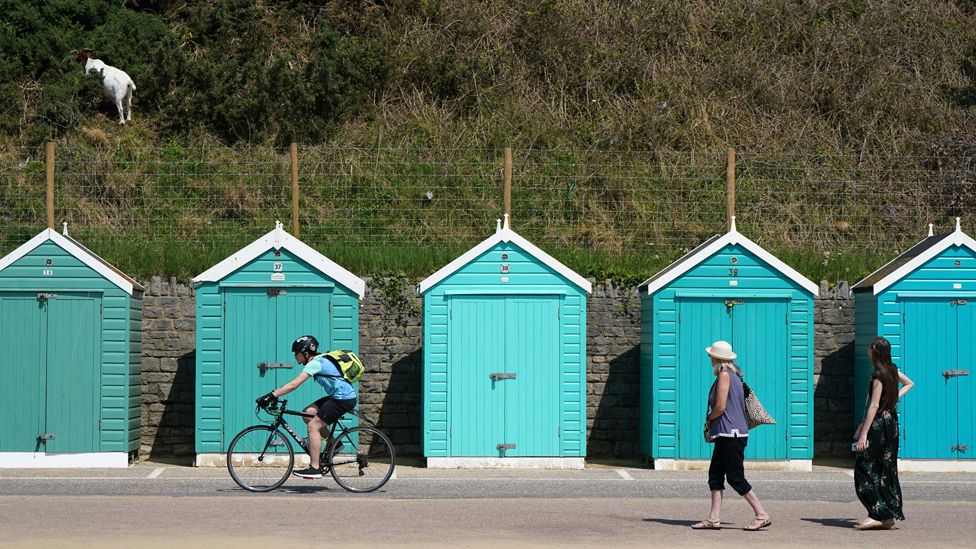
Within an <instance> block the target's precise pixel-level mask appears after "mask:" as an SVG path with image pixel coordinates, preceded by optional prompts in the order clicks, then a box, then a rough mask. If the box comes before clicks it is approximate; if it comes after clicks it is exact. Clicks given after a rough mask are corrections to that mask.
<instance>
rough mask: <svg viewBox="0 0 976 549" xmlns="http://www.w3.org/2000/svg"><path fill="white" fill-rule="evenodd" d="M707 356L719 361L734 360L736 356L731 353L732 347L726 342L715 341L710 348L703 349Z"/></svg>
mask: <svg viewBox="0 0 976 549" xmlns="http://www.w3.org/2000/svg"><path fill="white" fill-rule="evenodd" d="M705 352H706V353H708V356H710V357H713V358H717V359H719V360H734V359H735V357H736V354H735V353H733V352H732V345H730V344H729V342H728V341H721V340H720V341H716V342H715V343H712V346H711V347H705Z"/></svg>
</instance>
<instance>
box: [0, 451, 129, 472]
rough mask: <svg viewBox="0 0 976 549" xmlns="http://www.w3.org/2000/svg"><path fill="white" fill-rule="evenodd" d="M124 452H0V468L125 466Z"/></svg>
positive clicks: (127, 456) (127, 463)
mask: <svg viewBox="0 0 976 549" xmlns="http://www.w3.org/2000/svg"><path fill="white" fill-rule="evenodd" d="M128 466H129V454H128V453H126V452H79V453H72V452H64V453H56V452H55V453H50V454H49V453H47V452H0V469H69V468H107V467H113V468H125V467H128Z"/></svg>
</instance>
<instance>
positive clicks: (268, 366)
mask: <svg viewBox="0 0 976 549" xmlns="http://www.w3.org/2000/svg"><path fill="white" fill-rule="evenodd" d="M294 365H295V363H294V362H258V370H261V371H262V372H264V371H266V370H274V369H276V368H291V367H292V366H294Z"/></svg>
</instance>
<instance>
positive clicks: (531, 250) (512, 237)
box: [417, 214, 593, 295]
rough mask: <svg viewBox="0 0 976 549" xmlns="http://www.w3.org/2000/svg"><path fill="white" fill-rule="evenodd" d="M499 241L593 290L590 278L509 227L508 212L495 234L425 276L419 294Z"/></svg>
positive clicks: (578, 284)
mask: <svg viewBox="0 0 976 549" xmlns="http://www.w3.org/2000/svg"><path fill="white" fill-rule="evenodd" d="M499 242H511V243H512V244H515V245H516V246H518V247H519V248H521V249H522V250H524V251H525V252H526V253H528V254H529V255H531V256H533V257H535V258H536V259H538V260H539V261H541V262H542V263H544V264H545V265H546V266H547V267H549V268H551V269H552V270H554V271H556V272H557V273H559V274H561V275H563V276H564V277H566V279H567V280H569V281H570V282H572V283H573V284H576V285H577V286H579V287H580V288H582V289H584V290H586V293H591V292H592V291H593V285H592V284H590V281H589V280H587V279H585V278H583V277H582V276H580V275H578V274H576V272H574V271H573V270H572V269H570V268H569V267H567V266H565V265H563V264H562V263H560V262H559V261H557V260H556V258H554V257H552V256H551V255H549V254H547V253H546V252H544V251H542V250H540V249H539V248H538V247H536V246H535V245H534V244H532V243H531V242H529V241H528V240H526V239H524V238H522V237H521V236H519V234H518V233H516V232H515V231H513V230H512V229H511V228H509V226H508V214H506V215H505V226H504V227H502V226H501V225H499V226H498V227H496V229H495V234H493V235H491V236H490V237H488V238H486V239H485V240H483V241H481V243H480V244H478V245H477V246H475V247H474V248H471V249H470V250H468V251H467V252H465V253H464V254H463V255H461V256H460V257H458V258H457V259H455V260H454V261H452V262H450V263H448V264H447V265H445V266H444V267H441V268H440V269H439V270H438V271H437V272H436V273H434V274H432V275H430V276H428V277H427V278H425V279H424V280H423V282H421V283H420V284H418V285H417V294H418V295H419V294H423V293H424V292H426V291H427V290H429V289H430V288H432V287H433V286H434V285H435V284H437V283H438V282H440V281H441V280H444V279H445V278H447V277H448V276H449V275H451V273H453V272H454V271H457V270H458V269H460V268H461V267H464V266H465V265H467V264H468V263H470V262H472V261H474V260H475V259H476V258H477V257H478V256H480V255H481V254H483V253H485V252H487V251H488V250H490V249H491V248H492V247H494V246H495V245H496V244H498V243H499Z"/></svg>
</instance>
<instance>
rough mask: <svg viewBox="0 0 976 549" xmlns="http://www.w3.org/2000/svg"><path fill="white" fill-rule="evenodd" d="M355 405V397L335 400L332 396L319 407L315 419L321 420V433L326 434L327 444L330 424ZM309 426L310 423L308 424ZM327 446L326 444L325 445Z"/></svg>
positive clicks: (330, 441)
mask: <svg viewBox="0 0 976 549" xmlns="http://www.w3.org/2000/svg"><path fill="white" fill-rule="evenodd" d="M355 407H356V399H350V400H337V399H334V398H331V397H329V398H327V399H326V401H325V402H323V403H322V405H321V406H320V407H319V412H318V414H317V415H316V419H321V420H322V427H321V434H322V435H323V436H328V437H329V441H328V444H332V440H331V435H332V433H331V426H332V425H333V424H335V422H337V421H339V418H340V417H342V416H343V415H344V414H345V413H346V412H348V411H349V410H352V409H353V408H355ZM310 426H311V425H310ZM326 448H328V446H326Z"/></svg>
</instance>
